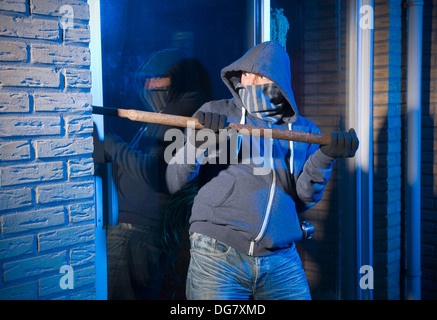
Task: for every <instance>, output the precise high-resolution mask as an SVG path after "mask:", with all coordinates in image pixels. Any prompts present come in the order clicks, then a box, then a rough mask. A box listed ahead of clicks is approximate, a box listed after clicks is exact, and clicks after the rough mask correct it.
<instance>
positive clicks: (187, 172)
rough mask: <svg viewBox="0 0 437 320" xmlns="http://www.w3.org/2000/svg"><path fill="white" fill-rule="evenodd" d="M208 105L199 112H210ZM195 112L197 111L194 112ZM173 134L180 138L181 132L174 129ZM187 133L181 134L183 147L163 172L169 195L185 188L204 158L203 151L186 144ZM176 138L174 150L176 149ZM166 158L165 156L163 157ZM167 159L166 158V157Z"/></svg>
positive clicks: (170, 148) (169, 148)
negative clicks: (178, 135)
mask: <svg viewBox="0 0 437 320" xmlns="http://www.w3.org/2000/svg"><path fill="white" fill-rule="evenodd" d="M210 109H211V108H210V107H209V103H206V104H204V105H203V106H202V107H201V108H200V109H199V111H204V112H207V111H211V110H210ZM196 112H197V111H196ZM175 130H178V131H175V133H178V132H179V133H180V136H182V132H183V131H182V130H180V129H175ZM187 132H188V131H186V132H185V134H183V139H184V140H183V141H182V143H183V146H181V147H180V148H179V149H178V150H177V151H176V153H175V154H174V156H173V157H172V158H171V160H170V161H168V164H167V169H166V172H165V180H166V183H167V189H168V191H169V192H170V193H171V194H174V193H176V192H178V191H179V190H181V189H183V188H184V187H185V186H187V185H189V184H190V183H191V182H192V181H193V180H194V179H195V178H196V177H197V175H198V174H199V169H200V165H201V163H202V161H203V159H204V157H205V150H201V149H196V148H194V146H193V145H191V144H190V143H188V142H187ZM177 139H178V137H176V142H175V145H176V148H177V144H178V143H177ZM167 150H170V151H171V150H174V148H172V147H171V146H169V147H167ZM165 157H166V156H165ZM166 158H167V157H166Z"/></svg>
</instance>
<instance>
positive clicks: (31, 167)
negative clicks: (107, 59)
mask: <svg viewBox="0 0 437 320" xmlns="http://www.w3.org/2000/svg"><path fill="white" fill-rule="evenodd" d="M65 4H67V5H69V6H70V7H68V9H69V10H72V11H71V12H72V13H73V14H74V20H66V12H65V11H64V10H63V9H66V8H65V7H64V8H62V6H63V5H65ZM61 8H62V9H61ZM88 20H89V9H88V4H87V2H86V0H69V1H63V0H51V1H47V0H29V1H27V0H2V1H1V2H0V221H1V234H0V271H1V279H0V299H93V298H95V267H94V255H95V246H94V238H95V223H94V198H93V197H94V180H93V174H94V164H93V159H92V152H93V144H92V143H93V140H92V130H93V123H92V117H91V94H90V88H91V82H90V79H91V77H90V70H89V67H90V52H89V48H88V43H89V26H88V22H89V21H88ZM64 21H65V22H67V23H68V22H70V23H71V24H67V25H66V28H65V29H64V28H63V27H62V26H65V25H62V24H61V22H64ZM64 265H68V266H71V267H72V269H70V271H72V272H73V273H65V274H64V273H60V272H61V267H62V266H64ZM64 272H65V271H64ZM71 275H73V281H74V282H71V281H69V282H67V284H69V285H70V286H71V285H73V287H74V288H73V289H71V287H70V288H68V287H67V289H63V288H62V286H61V285H60V281H61V277H62V276H71ZM64 279H65V278H64Z"/></svg>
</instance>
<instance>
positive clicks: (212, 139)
mask: <svg viewBox="0 0 437 320" xmlns="http://www.w3.org/2000/svg"><path fill="white" fill-rule="evenodd" d="M186 133H187V134H186V137H187V140H188V142H187V143H185V135H184V133H183V131H182V130H180V129H176V128H173V129H169V130H167V131H166V133H165V135H164V140H165V141H172V142H171V143H170V144H169V145H168V146H167V148H166V149H165V151H164V160H165V161H166V163H167V164H196V163H200V164H202V165H203V164H206V163H209V164H222V165H227V164H237V163H239V162H238V161H239V154H240V153H241V158H240V159H241V164H253V165H254V166H253V174H254V175H266V174H269V173H270V171H271V170H272V167H273V166H272V149H273V139H272V130H271V129H263V139H262V140H261V138H262V137H261V129H252V133H251V136H252V138H251V139H249V140H245V141H244V142H243V138H242V137H243V136H248V135H249V130H247V129H242V130H240V131H239V132H238V133H237V132H236V131H235V130H233V129H220V130H219V132H218V134H216V133H215V132H213V131H212V130H210V129H201V130H195V129H194V121H189V122H188V123H187V130H186ZM248 141H250V142H249V143H248ZM196 143H197V144H198V147H197V148H196V147H195V146H194V145H195V144H196ZM228 143H229V148H228ZM206 150H208V152H206ZM176 153H177V156H175V154H176Z"/></svg>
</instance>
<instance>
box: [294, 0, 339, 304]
mask: <svg viewBox="0 0 437 320" xmlns="http://www.w3.org/2000/svg"><path fill="white" fill-rule="evenodd" d="M339 9H340V10H341V8H340V7H339V5H338V3H337V2H336V1H304V2H303V3H302V13H303V37H302V46H303V47H302V48H300V52H299V53H298V54H297V55H295V57H294V59H295V62H294V63H293V61H292V64H302V66H301V67H300V70H298V71H297V72H300V73H301V74H300V75H298V77H299V78H298V81H296V82H295V86H296V87H297V88H293V89H294V90H295V92H296V91H297V92H298V93H299V94H300V97H298V98H297V100H298V101H300V104H299V105H298V106H299V112H300V113H301V115H303V116H305V117H306V118H308V119H310V120H312V121H313V122H314V123H315V124H316V125H317V126H318V127H319V128H320V130H321V131H322V133H323V134H328V135H329V134H330V133H331V131H337V130H339V128H341V127H343V125H344V118H345V117H344V115H345V110H346V109H345V103H346V92H345V81H344V80H345V71H344V67H345V59H344V57H345V56H344V55H345V46H342V45H341V43H342V42H343V43H344V41H345V34H342V33H341V27H340V29H339V26H341V25H344V20H343V21H342V22H341V21H339V19H341V18H342V17H339V16H338V11H337V10H339ZM341 16H343V17H344V16H345V12H342V15H341ZM293 68H294V66H293V65H292V70H293ZM299 87H300V88H299ZM343 165H344V160H339V161H337V163H335V164H334V170H333V172H332V176H331V178H330V180H329V183H328V185H327V186H326V189H325V192H324V195H323V199H322V200H321V201H320V202H319V203H318V204H317V205H316V206H314V207H313V208H312V209H311V210H310V211H309V212H308V213H306V214H305V217H302V219H304V220H307V221H309V222H311V223H312V224H313V225H314V228H315V235H314V237H313V239H311V240H307V241H303V242H302V243H301V244H299V245H298V249H299V252H300V255H301V258H302V264H303V266H304V269H305V273H306V275H307V279H308V284H309V286H310V290H311V294H312V297H313V299H338V298H340V288H339V286H340V270H341V268H340V234H341V232H340V217H341V215H342V214H343V213H342V207H341V205H339V203H340V202H339V200H340V199H339V190H338V186H339V185H338V181H339V174H341V172H339V170H341V168H342V166H343Z"/></svg>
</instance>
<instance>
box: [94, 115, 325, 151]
mask: <svg viewBox="0 0 437 320" xmlns="http://www.w3.org/2000/svg"><path fill="white" fill-rule="evenodd" d="M104 109H108V111H106V110H104ZM115 110H116V111H117V115H118V116H119V117H121V118H127V119H129V120H132V121H139V122H148V123H156V124H162V125H166V126H172V127H183V128H186V127H187V126H191V127H193V128H194V129H198V130H200V129H203V128H204V127H203V125H202V124H200V123H199V121H197V119H196V118H191V117H184V116H176V115H171V114H164V113H155V112H147V111H139V110H134V109H112V108H102V107H93V112H94V113H98V114H107V115H115V114H114V113H115ZM229 127H230V128H232V129H234V130H236V131H238V132H239V133H240V134H244V135H256V136H261V137H264V136H267V137H269V138H273V139H280V140H288V141H296V142H306V143H313V144H320V145H328V144H329V143H330V141H331V137H330V136H325V135H321V134H315V133H308V132H301V131H292V130H285V129H271V128H263V127H257V126H252V125H247V124H239V123H230V124H229Z"/></svg>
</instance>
